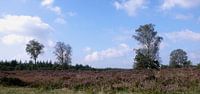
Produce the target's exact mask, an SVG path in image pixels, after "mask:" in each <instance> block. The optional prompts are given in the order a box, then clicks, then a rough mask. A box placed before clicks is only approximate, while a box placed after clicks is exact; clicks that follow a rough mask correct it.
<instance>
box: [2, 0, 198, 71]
mask: <svg viewBox="0 0 200 94" xmlns="http://www.w3.org/2000/svg"><path fill="white" fill-rule="evenodd" d="M199 9H200V0H87V1H86V0H1V1H0V52H1V54H0V59H7V60H11V59H17V60H20V59H21V60H29V56H28V55H27V54H26V52H25V50H24V49H25V44H26V43H27V42H28V41H29V40H31V39H36V40H38V41H40V42H41V43H43V44H44V45H45V49H44V51H45V53H43V54H42V55H40V56H39V59H40V60H53V61H55V57H54V55H53V47H54V45H55V43H56V42H57V41H62V42H65V43H66V44H70V45H71V46H72V48H73V59H72V60H73V63H72V64H84V65H85V64H88V65H90V66H92V67H96V68H106V67H112V68H132V66H133V63H132V62H133V58H134V56H135V53H134V52H133V49H136V48H138V47H140V46H139V45H138V42H137V41H135V40H134V39H132V38H131V36H132V35H133V34H135V33H134V31H135V29H137V28H138V27H139V26H140V25H144V24H149V23H153V24H155V25H156V26H155V29H156V30H157V31H158V34H159V35H160V36H162V37H163V38H164V40H163V41H162V43H161V45H160V57H161V60H162V64H168V62H169V54H170V52H171V51H172V50H174V49H177V48H182V49H184V50H185V51H186V52H187V53H188V57H189V59H190V60H192V61H193V64H197V63H200V44H199V42H200V11H199Z"/></svg>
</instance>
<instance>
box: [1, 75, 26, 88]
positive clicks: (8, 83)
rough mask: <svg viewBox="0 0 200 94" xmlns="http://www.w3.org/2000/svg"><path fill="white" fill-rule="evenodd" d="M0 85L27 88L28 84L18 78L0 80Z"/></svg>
mask: <svg viewBox="0 0 200 94" xmlns="http://www.w3.org/2000/svg"><path fill="white" fill-rule="evenodd" d="M0 84H1V85H4V86H27V85H28V83H26V82H24V81H22V80H20V79H18V78H8V77H3V78H0Z"/></svg>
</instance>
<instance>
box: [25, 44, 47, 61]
mask: <svg viewBox="0 0 200 94" xmlns="http://www.w3.org/2000/svg"><path fill="white" fill-rule="evenodd" d="M43 48H44V45H43V44H41V43H39V42H38V41H36V40H30V41H29V43H28V44H26V52H27V53H28V54H29V55H30V56H31V58H32V59H33V60H34V62H35V64H36V63H37V58H38V55H39V54H41V53H43Z"/></svg>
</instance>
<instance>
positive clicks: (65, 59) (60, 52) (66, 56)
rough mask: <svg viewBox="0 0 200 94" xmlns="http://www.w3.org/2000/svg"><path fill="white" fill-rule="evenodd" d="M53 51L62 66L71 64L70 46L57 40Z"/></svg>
mask: <svg viewBox="0 0 200 94" xmlns="http://www.w3.org/2000/svg"><path fill="white" fill-rule="evenodd" d="M54 48H55V51H54V52H53V53H54V54H55V56H56V58H57V60H58V63H60V64H61V65H63V67H64V68H66V67H68V66H69V65H70V64H71V56H72V47H71V46H70V45H69V44H67V45H66V44H65V43H64V42H57V43H56V45H55V47H54Z"/></svg>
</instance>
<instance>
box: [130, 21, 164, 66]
mask: <svg viewBox="0 0 200 94" xmlns="http://www.w3.org/2000/svg"><path fill="white" fill-rule="evenodd" d="M154 26H155V25H153V24H145V25H141V26H140V27H139V28H138V29H136V30H135V32H136V35H133V38H134V39H135V40H137V41H138V42H139V45H140V46H141V47H140V48H139V49H136V56H135V65H134V67H135V68H145V69H159V66H160V64H159V61H160V57H159V45H160V43H161V41H162V40H163V38H162V37H160V36H158V35H157V31H155V29H154Z"/></svg>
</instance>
